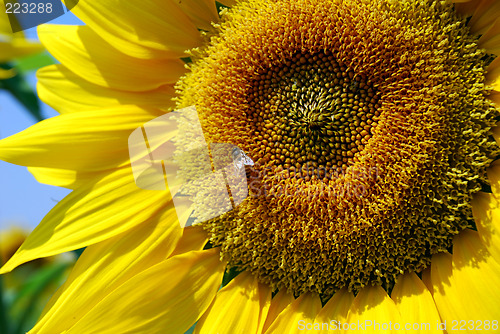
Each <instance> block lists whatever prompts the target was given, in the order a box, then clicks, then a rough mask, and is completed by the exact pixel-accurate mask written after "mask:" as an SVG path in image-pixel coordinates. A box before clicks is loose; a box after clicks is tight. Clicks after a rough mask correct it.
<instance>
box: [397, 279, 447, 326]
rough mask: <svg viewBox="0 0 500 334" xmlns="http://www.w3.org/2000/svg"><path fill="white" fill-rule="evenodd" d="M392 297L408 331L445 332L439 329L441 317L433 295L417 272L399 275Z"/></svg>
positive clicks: (402, 323) (402, 324)
mask: <svg viewBox="0 0 500 334" xmlns="http://www.w3.org/2000/svg"><path fill="white" fill-rule="evenodd" d="M391 298H392V300H394V302H395V304H396V307H397V309H398V310H399V314H400V315H401V321H402V322H401V327H402V328H404V329H405V330H406V333H408V334H410V333H429V334H431V333H432V334H434V333H435V334H442V333H443V331H442V330H440V329H438V325H437V324H438V323H440V322H441V318H440V317H439V313H438V311H437V308H436V304H435V303H434V300H433V299H432V295H431V293H430V292H429V290H428V289H427V287H426V286H425V285H424V283H422V281H421V280H420V278H418V276H417V275H416V274H415V273H407V274H404V275H402V276H400V277H399V279H398V280H397V283H396V285H395V286H394V289H393V290H392V294H391Z"/></svg>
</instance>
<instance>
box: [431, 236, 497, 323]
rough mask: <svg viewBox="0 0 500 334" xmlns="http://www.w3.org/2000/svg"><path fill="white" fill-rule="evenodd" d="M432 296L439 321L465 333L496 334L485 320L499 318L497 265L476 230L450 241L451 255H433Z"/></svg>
mask: <svg viewBox="0 0 500 334" xmlns="http://www.w3.org/2000/svg"><path fill="white" fill-rule="evenodd" d="M431 280H432V285H433V297H434V301H435V302H436V305H437V307H438V310H439V314H440V316H441V320H442V321H443V322H446V326H447V329H448V333H450V332H454V331H452V330H451V329H454V328H455V329H456V330H458V329H459V328H463V329H462V331H465V332H466V333H485V332H487V333H497V332H498V330H497V331H493V330H491V327H490V329H488V330H485V329H484V324H485V321H486V320H488V321H491V320H494V319H498V318H499V316H500V314H499V312H500V307H499V304H498V300H500V296H499V294H500V293H499V291H498V289H495V288H492V287H496V286H499V285H500V267H499V265H498V263H497V262H496V261H495V260H494V259H493V258H492V256H491V254H489V253H488V251H487V250H486V248H485V247H484V246H483V245H482V244H481V242H480V240H479V236H478V235H477V232H475V231H471V230H468V229H467V230H465V231H462V232H461V233H460V234H459V235H458V236H456V237H455V238H454V240H453V256H452V255H450V254H448V253H442V254H436V255H434V256H433V258H432V264H431Z"/></svg>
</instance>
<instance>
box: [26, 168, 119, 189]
mask: <svg viewBox="0 0 500 334" xmlns="http://www.w3.org/2000/svg"><path fill="white" fill-rule="evenodd" d="M28 170H29V171H30V173H31V174H33V176H34V177H35V179H36V180H37V181H38V182H40V183H44V184H50V185H52V186H57V187H64V188H68V189H76V188H78V187H82V186H84V185H85V184H89V183H94V182H95V181H96V180H99V179H101V178H103V177H104V176H105V175H107V174H109V173H112V172H113V171H114V170H113V169H111V170H110V169H106V170H101V171H91V172H89V171H76V170H70V169H58V168H44V167H28Z"/></svg>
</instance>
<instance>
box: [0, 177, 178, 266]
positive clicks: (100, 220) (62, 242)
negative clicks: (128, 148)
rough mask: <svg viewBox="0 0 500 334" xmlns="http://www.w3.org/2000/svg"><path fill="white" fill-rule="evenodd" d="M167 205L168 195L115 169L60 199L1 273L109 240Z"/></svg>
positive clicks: (169, 200)
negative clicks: (143, 184) (149, 187)
mask: <svg viewBox="0 0 500 334" xmlns="http://www.w3.org/2000/svg"><path fill="white" fill-rule="evenodd" d="M170 202H171V198H170V194H169V193H168V192H167V191H151V190H143V189H140V188H138V187H137V186H136V184H135V182H134V178H133V176H132V171H131V169H127V168H124V169H120V170H117V171H116V172H114V173H112V174H110V175H108V176H106V177H105V178H103V179H102V180H100V181H99V182H98V183H96V184H89V185H86V186H84V187H81V188H79V189H77V190H75V191H73V192H72V193H71V194H69V195H68V196H66V197H65V198H64V199H63V200H62V201H60V202H59V203H58V204H57V205H56V206H55V207H54V208H53V209H52V210H51V211H50V212H49V213H48V214H47V215H46V216H45V218H44V219H43V220H42V222H41V223H40V224H39V225H38V226H37V227H36V228H35V230H34V231H33V232H32V233H31V234H30V235H29V236H28V238H27V239H26V241H25V242H24V244H23V245H22V246H21V248H20V249H19V250H18V251H17V253H16V254H15V255H14V256H13V257H12V258H11V259H10V261H9V262H7V264H5V266H4V267H3V268H2V269H1V271H0V273H5V272H8V271H11V270H12V269H14V268H15V267H17V266H18V265H20V264H22V263H25V262H27V261H31V260H34V259H37V258H40V257H47V256H51V255H55V254H59V253H63V252H67V251H70V250H74V249H79V248H83V247H86V246H89V245H92V244H95V243H97V242H100V241H103V240H106V239H109V238H111V237H113V236H115V235H118V234H120V233H123V232H125V231H127V230H130V229H131V228H133V227H134V226H137V225H138V224H140V223H143V222H145V221H147V220H148V219H150V218H151V217H152V216H154V215H155V213H156V212H158V211H159V210H162V209H165V208H166V207H167V205H170V204H169V203H170Z"/></svg>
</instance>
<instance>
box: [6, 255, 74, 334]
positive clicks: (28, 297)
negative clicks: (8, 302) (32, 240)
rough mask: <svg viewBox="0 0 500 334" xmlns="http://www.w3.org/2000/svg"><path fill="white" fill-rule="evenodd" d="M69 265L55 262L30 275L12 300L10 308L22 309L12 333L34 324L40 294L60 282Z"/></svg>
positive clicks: (22, 331)
mask: <svg viewBox="0 0 500 334" xmlns="http://www.w3.org/2000/svg"><path fill="white" fill-rule="evenodd" d="M70 265H71V263H68V262H56V263H54V264H52V265H50V266H46V267H43V268H42V269H40V270H38V271H37V272H36V273H35V274H34V275H33V276H31V277H30V278H29V279H28V280H27V281H26V282H25V283H24V284H23V285H22V287H21V289H20V290H19V291H18V292H17V293H16V295H15V298H14V300H13V302H12V306H11V307H12V309H18V310H22V311H21V312H20V314H19V317H18V319H16V320H17V323H16V324H15V327H16V328H15V330H14V332H13V333H14V334H22V333H25V331H26V330H27V329H29V327H31V326H32V325H34V322H35V321H36V319H37V318H38V316H39V314H37V313H39V312H38V310H37V306H41V304H40V303H41V302H43V301H42V295H43V294H44V293H45V292H46V291H47V289H48V287H49V286H50V285H51V284H54V283H57V282H60V281H61V280H62V278H63V276H64V274H65V272H66V269H68V267H69V266H70Z"/></svg>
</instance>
